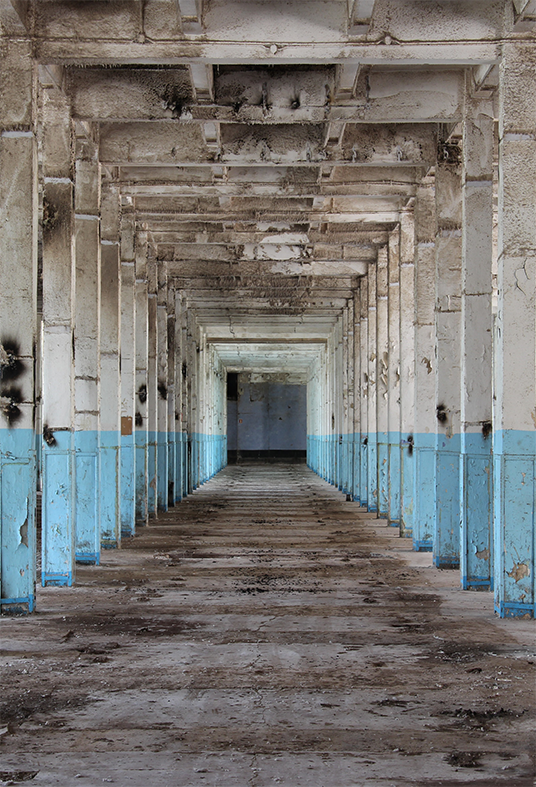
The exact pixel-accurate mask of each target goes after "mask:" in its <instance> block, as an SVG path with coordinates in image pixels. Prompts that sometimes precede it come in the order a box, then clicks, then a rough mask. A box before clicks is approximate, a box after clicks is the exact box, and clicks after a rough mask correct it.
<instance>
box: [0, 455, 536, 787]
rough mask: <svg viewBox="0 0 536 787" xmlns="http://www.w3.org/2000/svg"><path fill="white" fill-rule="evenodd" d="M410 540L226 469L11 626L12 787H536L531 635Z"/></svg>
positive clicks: (301, 474)
mask: <svg viewBox="0 0 536 787" xmlns="http://www.w3.org/2000/svg"><path fill="white" fill-rule="evenodd" d="M409 541H410V540H408V539H400V538H399V537H398V531H397V530H396V529H395V528H392V527H388V526H387V524H386V523H385V522H384V521H383V520H378V519H375V518H373V517H372V515H371V514H367V513H366V512H364V511H363V509H360V508H359V506H358V505H357V504H356V503H350V502H347V501H346V498H345V496H344V495H343V494H341V493H340V492H338V491H336V490H335V489H334V488H333V487H330V486H329V485H328V484H327V483H325V482H324V481H322V480H321V479H319V478H318V477H317V476H316V475H314V474H313V473H312V472H311V471H310V470H308V469H307V468H306V467H305V466H302V465H272V466H268V465H255V464H250V465H237V466H232V467H227V468H226V469H225V470H223V471H222V472H221V473H220V474H219V475H218V476H216V477H215V478H214V479H213V480H212V481H210V482H209V483H207V484H206V485H204V486H202V487H201V488H200V489H198V490H197V491H195V492H194V493H193V494H192V495H191V496H189V497H188V498H187V499H186V500H184V501H183V502H182V503H181V504H180V505H178V506H177V507H176V508H174V509H172V510H170V511H169V512H168V513H165V514H162V515H160V516H159V517H158V519H157V520H154V521H152V522H151V524H150V526H149V527H146V528H143V529H141V530H139V532H138V535H137V536H136V537H135V538H132V539H127V540H125V542H124V545H123V548H122V549H121V550H108V551H106V552H105V553H104V554H103V560H102V565H101V566H98V567H95V566H86V567H81V568H80V570H79V574H78V580H79V581H78V584H77V586H76V587H73V588H70V589H67V588H55V587H48V588H44V589H40V590H39V591H38V612H37V614H36V615H34V616H28V617H27V618H9V619H8V618H6V619H3V620H1V621H0V625H1V632H2V649H1V651H0V664H1V673H2V686H3V691H2V696H1V697H0V718H1V725H0V726H2V727H3V728H2V731H1V732H2V734H1V737H0V783H2V784H4V783H9V784H14V783H19V782H24V781H31V784H32V785H35V787H38V785H46V787H56V786H57V787H73V785H78V784H79V785H91V787H94V786H96V785H100V784H102V783H107V782H109V783H113V784H115V785H125V787H127V786H128V787H179V786H180V787H199V786H200V785H217V787H266V786H267V785H276V784H277V785H285V787H301V786H302V785H303V786H305V785H314V787H361V785H374V787H403V786H404V785H409V784H411V785H423V786H424V785H443V787H445V786H446V785H458V784H468V783H470V784H473V785H480V786H481V787H495V786H498V785H505V786H506V785H508V787H531V786H532V785H533V783H534V774H535V771H534V763H533V761H531V756H532V755H533V754H534V732H533V731H534V726H535V723H534V719H535V713H534V711H535V703H534V669H535V666H534V664H535V662H536V648H535V646H534V639H533V626H532V624H531V622H530V621H528V620H527V621H522V620H519V619H518V620H515V621H514V620H508V619H506V620H504V619H498V618H496V617H494V615H493V603H492V597H491V594H489V593H476V592H473V593H462V592H460V591H459V590H458V586H457V581H458V573H457V572H456V571H438V570H437V569H434V568H432V566H431V556H430V555H429V554H418V553H415V552H413V551H411V543H410V542H409Z"/></svg>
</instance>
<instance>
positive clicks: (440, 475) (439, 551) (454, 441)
mask: <svg viewBox="0 0 536 787" xmlns="http://www.w3.org/2000/svg"><path fill="white" fill-rule="evenodd" d="M460 460H461V435H459V434H455V435H453V436H452V437H448V436H446V435H444V434H438V435H437V436H436V501H435V507H436V512H435V528H434V540H433V552H434V565H435V566H436V567H437V568H459V565H460V517H461V512H460Z"/></svg>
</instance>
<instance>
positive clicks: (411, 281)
mask: <svg viewBox="0 0 536 787" xmlns="http://www.w3.org/2000/svg"><path fill="white" fill-rule="evenodd" d="M414 431H415V219H414V214H413V209H408V210H405V211H403V212H402V213H401V215H400V484H401V489H400V535H401V536H402V537H403V538H413V521H414V515H415V510H414V501H415V498H414V489H415V453H414V444H415V437H414Z"/></svg>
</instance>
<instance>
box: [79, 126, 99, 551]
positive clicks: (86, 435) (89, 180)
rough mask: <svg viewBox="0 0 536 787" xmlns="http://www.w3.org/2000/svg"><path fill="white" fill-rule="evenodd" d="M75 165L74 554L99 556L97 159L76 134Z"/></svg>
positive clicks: (93, 148)
mask: <svg viewBox="0 0 536 787" xmlns="http://www.w3.org/2000/svg"><path fill="white" fill-rule="evenodd" d="M76 152H77V158H76V170H75V249H76V283H75V324H74V346H75V359H74V361H75V381H74V385H75V418H74V449H75V499H76V508H75V521H76V560H77V561H78V562H81V563H94V564H96V565H98V564H99V561H100V535H101V534H100V528H99V521H100V511H99V508H100V499H101V495H100V476H99V466H98V465H99V463H98V454H99V427H100V418H99V409H100V408H99V404H100V374H99V372H100V289H101V254H100V250H101V239H100V165H99V162H98V148H97V147H96V146H95V145H94V144H93V143H92V142H91V141H89V140H86V139H84V138H82V139H78V140H77V151H76Z"/></svg>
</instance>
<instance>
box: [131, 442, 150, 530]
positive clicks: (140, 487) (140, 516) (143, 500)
mask: <svg viewBox="0 0 536 787" xmlns="http://www.w3.org/2000/svg"><path fill="white" fill-rule="evenodd" d="M134 440H135V448H134V454H135V482H134V485H135V496H136V509H135V517H136V525H137V526H143V525H146V524H147V518H148V515H149V514H148V510H147V496H148V489H147V430H146V429H145V428H143V427H142V428H139V429H136V432H135V436H134Z"/></svg>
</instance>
